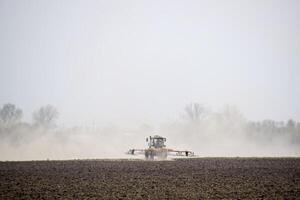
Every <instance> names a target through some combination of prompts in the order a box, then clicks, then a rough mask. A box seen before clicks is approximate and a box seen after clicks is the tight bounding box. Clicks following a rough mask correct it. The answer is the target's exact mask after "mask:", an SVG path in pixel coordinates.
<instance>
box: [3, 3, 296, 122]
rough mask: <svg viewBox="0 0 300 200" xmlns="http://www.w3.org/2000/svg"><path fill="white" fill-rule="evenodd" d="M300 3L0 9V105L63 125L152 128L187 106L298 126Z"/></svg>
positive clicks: (32, 5)
mask: <svg viewBox="0 0 300 200" xmlns="http://www.w3.org/2000/svg"><path fill="white" fill-rule="evenodd" d="M299 19H300V1H297V0H285V1H282V0H273V1H270V0H264V1H261V0H251V1H246V0H245V1H240V0H228V1H216V0H207V1H204V0H202V1H196V0H195V1H192V0H187V1H178V0H162V1H143V0H139V1H138V0H136V1H134V0H128V1H122V0H112V1H101V0H98V1H93V0H88V1H83V0H81V1H78V0H64V1H58V0H45V1H37V0H27V1H22V0H0V105H3V104H4V103H7V102H11V103H14V104H15V105H17V106H18V107H20V108H22V109H23V112H24V120H25V121H30V120H31V115H32V112H33V111H34V110H36V109H38V108H39V107H40V106H43V105H47V104H51V105H54V106H55V107H57V109H58V111H59V113H60V116H59V123H60V124H62V125H66V126H68V125H70V126H73V125H79V126H83V125H86V126H89V125H92V124H97V125H99V126H101V125H105V124H110V123H129V122H131V123H153V124H156V123H159V122H163V121H166V120H171V119H174V118H176V117H178V116H179V115H180V113H181V112H182V111H183V108H184V106H185V105H186V104H188V103H190V102H199V103H202V104H203V105H205V106H208V107H211V108H213V109H220V108H221V107H222V106H223V105H226V104H230V105H236V106H237V107H238V108H239V110H240V111H241V112H242V113H243V114H244V115H245V116H246V118H248V119H251V120H262V119H274V120H279V121H281V120H287V119H289V118H293V119H295V120H300V104H299V102H300V87H299V85H300V79H299V75H300V20H299Z"/></svg>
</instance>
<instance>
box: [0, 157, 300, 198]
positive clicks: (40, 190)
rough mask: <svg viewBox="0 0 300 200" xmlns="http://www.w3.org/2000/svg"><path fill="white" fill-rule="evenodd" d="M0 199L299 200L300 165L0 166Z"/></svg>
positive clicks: (288, 161) (291, 161)
mask: <svg viewBox="0 0 300 200" xmlns="http://www.w3.org/2000/svg"><path fill="white" fill-rule="evenodd" d="M0 199H300V159H298V158H199V159H182V160H175V161H139V160H73V161H28V162H0Z"/></svg>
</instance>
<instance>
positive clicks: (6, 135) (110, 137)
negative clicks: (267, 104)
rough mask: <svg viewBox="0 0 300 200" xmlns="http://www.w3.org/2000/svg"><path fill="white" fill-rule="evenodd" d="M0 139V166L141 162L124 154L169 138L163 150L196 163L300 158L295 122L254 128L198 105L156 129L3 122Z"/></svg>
mask: <svg viewBox="0 0 300 200" xmlns="http://www.w3.org/2000/svg"><path fill="white" fill-rule="evenodd" d="M0 133H1V135H0V137H1V140H0V160H48V159H49V160H57V159H103V158H105V159H117V158H143V157H142V156H141V157H138V156H137V157H135V156H129V155H126V154H125V153H126V151H127V150H128V149H130V148H146V142H145V138H146V137H148V136H150V135H154V134H158V135H162V136H164V137H167V147H169V148H173V149H178V150H191V151H194V152H195V154H196V155H197V156H200V157H206V156H216V157H223V156H224V157H235V156H241V157H242V156H246V157H248V156H250V157H270V156H271V157H273V156H275V157H279V156H280V157H282V156H283V157H284V156H299V155H300V145H299V144H300V123H299V122H298V123H297V122H295V121H293V120H288V121H287V122H276V121H272V120H264V121H261V122H252V121H249V120H247V119H246V118H245V117H244V116H243V115H242V114H241V113H240V112H239V111H238V110H237V108H236V107H234V106H226V107H224V108H223V109H222V110H220V111H211V110H209V109H207V108H205V107H204V106H202V105H201V104H198V103H191V104H189V105H187V106H186V107H185V109H184V110H183V112H182V114H181V115H180V116H178V117H175V118H174V119H173V120H169V121H166V122H162V123H160V124H159V126H157V127H156V128H155V127H154V126H152V125H150V124H142V125H137V126H136V127H126V128H125V127H122V126H120V125H113V124H111V125H107V126H104V127H101V128H95V127H71V128H63V127H58V126H48V127H47V126H45V125H40V124H36V123H33V124H30V123H25V122H21V121H19V122H11V123H4V122H2V123H1V129H0Z"/></svg>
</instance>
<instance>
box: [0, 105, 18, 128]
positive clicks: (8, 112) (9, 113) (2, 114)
mask: <svg viewBox="0 0 300 200" xmlns="http://www.w3.org/2000/svg"><path fill="white" fill-rule="evenodd" d="M22 115H23V112H22V110H21V109H19V108H17V107H16V106H15V105H14V104H11V103H7V104H5V105H4V106H3V107H2V109H0V118H1V121H2V122H4V123H15V122H18V121H19V120H20V119H21V118H22Z"/></svg>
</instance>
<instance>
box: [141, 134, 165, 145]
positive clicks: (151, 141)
mask: <svg viewBox="0 0 300 200" xmlns="http://www.w3.org/2000/svg"><path fill="white" fill-rule="evenodd" d="M166 141H167V140H166V138H164V137H161V136H159V135H154V136H153V137H151V136H150V137H149V138H147V139H146V142H148V146H149V148H163V147H166V145H165V142H166Z"/></svg>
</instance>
